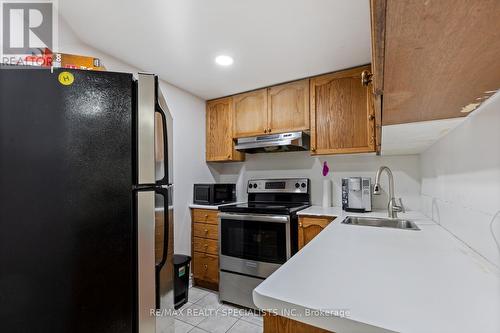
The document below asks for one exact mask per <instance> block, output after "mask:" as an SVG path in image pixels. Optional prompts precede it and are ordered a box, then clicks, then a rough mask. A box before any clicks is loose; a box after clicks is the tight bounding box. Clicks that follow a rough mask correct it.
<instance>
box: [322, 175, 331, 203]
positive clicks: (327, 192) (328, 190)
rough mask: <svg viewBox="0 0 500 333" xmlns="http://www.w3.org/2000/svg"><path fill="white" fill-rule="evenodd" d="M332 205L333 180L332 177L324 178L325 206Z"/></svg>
mask: <svg viewBox="0 0 500 333" xmlns="http://www.w3.org/2000/svg"><path fill="white" fill-rule="evenodd" d="M331 206H332V182H331V180H330V179H324V180H323V207H325V208H326V207H331Z"/></svg>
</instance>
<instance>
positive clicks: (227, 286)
mask: <svg viewBox="0 0 500 333" xmlns="http://www.w3.org/2000/svg"><path fill="white" fill-rule="evenodd" d="M309 183H310V182H309V179H306V178H294V179H260V180H249V181H248V187H247V192H248V202H247V203H244V204H235V205H227V206H222V207H220V208H219V210H220V213H219V218H220V223H219V241H220V245H219V258H220V262H219V265H220V266H219V268H220V269H219V270H220V271H219V273H220V274H219V279H220V280H219V281H220V282H219V298H220V300H221V301H225V302H230V303H234V304H238V305H241V306H245V307H249V308H256V306H255V305H254V303H253V299H252V291H253V289H254V288H255V287H257V286H258V285H259V284H260V283H261V282H262V281H264V279H266V278H267V277H268V276H269V275H271V274H272V273H273V272H274V271H275V270H277V269H278V268H279V267H280V266H281V265H282V264H284V263H285V262H286V261H287V260H288V259H290V257H291V256H292V255H294V254H295V253H296V252H297V241H298V236H297V230H298V229H297V228H298V217H297V212H298V211H299V210H301V209H305V208H307V207H309V206H310V205H311V195H310V184H309Z"/></svg>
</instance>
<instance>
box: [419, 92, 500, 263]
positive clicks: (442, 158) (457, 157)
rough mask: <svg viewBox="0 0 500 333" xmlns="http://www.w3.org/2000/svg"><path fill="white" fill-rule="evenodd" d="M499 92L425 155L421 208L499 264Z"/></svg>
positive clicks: (423, 157)
mask: <svg viewBox="0 0 500 333" xmlns="http://www.w3.org/2000/svg"><path fill="white" fill-rule="evenodd" d="M499 143H500V94H499V93H497V94H496V95H495V96H493V97H491V98H490V99H489V100H488V101H487V102H485V103H484V104H483V105H482V106H481V107H480V108H479V109H478V110H476V111H475V112H474V113H473V114H471V115H470V116H469V117H468V118H467V119H466V121H464V122H463V123H462V124H461V125H460V126H458V127H457V128H455V129H454V130H453V131H452V132H450V133H449V134H448V135H447V136H445V137H444V138H442V139H441V140H439V141H438V142H436V143H435V144H434V145H433V146H431V147H430V148H429V149H428V150H427V151H425V152H424V153H423V154H422V155H421V159H420V164H421V170H422V171H421V173H422V211H423V212H424V213H425V214H427V215H428V216H430V217H432V218H433V220H434V221H436V222H437V223H440V224H441V225H442V226H443V227H445V228H446V229H448V230H449V231H450V232H451V233H452V234H454V235H455V236H456V237H458V238H459V239H461V240H462V241H464V242H465V243H467V244H468V245H469V246H470V247H472V248H473V249H475V250H476V251H477V252H479V253H480V254H481V255H483V256H484V257H485V258H487V259H488V260H490V261H491V262H492V263H493V264H495V265H497V266H500V253H499V251H500V248H498V245H497V243H496V242H495V238H494V235H496V239H500V216H498V215H497V217H496V219H495V220H494V221H493V217H494V215H495V214H496V213H497V212H498V211H500V148H499Z"/></svg>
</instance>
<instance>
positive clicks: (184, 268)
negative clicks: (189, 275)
mask: <svg viewBox="0 0 500 333" xmlns="http://www.w3.org/2000/svg"><path fill="white" fill-rule="evenodd" d="M184 274H186V266H182V267H181V268H179V277H181V276H184Z"/></svg>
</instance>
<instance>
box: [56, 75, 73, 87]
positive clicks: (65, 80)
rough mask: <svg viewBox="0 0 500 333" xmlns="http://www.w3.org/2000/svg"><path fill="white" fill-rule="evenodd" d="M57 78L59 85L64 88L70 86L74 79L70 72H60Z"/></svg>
mask: <svg viewBox="0 0 500 333" xmlns="http://www.w3.org/2000/svg"><path fill="white" fill-rule="evenodd" d="M57 78H58V80H59V83H60V84H62V85H65V86H69V85H72V84H73V81H75V77H74V76H73V74H71V73H70V72H61V73H59V76H58V77H57Z"/></svg>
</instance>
